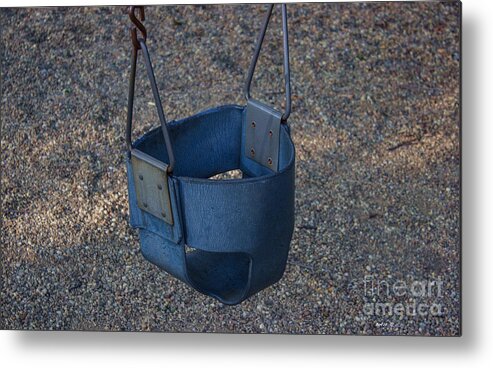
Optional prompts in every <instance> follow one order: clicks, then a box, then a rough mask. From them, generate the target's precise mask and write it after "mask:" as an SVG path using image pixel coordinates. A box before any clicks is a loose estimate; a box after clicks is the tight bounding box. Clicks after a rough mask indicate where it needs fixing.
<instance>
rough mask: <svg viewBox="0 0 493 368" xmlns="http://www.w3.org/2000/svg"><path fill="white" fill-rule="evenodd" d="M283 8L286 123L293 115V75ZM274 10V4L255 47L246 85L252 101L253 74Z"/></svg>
mask: <svg viewBox="0 0 493 368" xmlns="http://www.w3.org/2000/svg"><path fill="white" fill-rule="evenodd" d="M281 8H282V32H283V47H284V91H285V94H286V107H285V110H284V114H283V115H282V117H281V122H283V123H286V122H287V120H288V118H289V115H290V114H291V73H290V68H289V42H288V13H287V9H286V4H281ZM272 9H274V4H270V5H269V9H268V10H267V14H266V15H265V18H264V23H263V25H262V29H261V30H260V33H259V36H258V40H257V45H256V47H255V52H254V54H253V58H252V61H251V63H250V67H249V69H248V74H247V79H246V83H245V98H246V99H247V100H250V98H251V96H250V87H251V85H252V79H253V73H254V72H255V67H256V66H257V61H258V58H259V55H260V50H261V49H262V43H263V42H264V38H265V33H266V31H267V27H268V26H269V21H270V18H271V15H272Z"/></svg>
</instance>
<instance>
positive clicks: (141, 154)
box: [126, 4, 295, 305]
mask: <svg viewBox="0 0 493 368" xmlns="http://www.w3.org/2000/svg"><path fill="white" fill-rule="evenodd" d="M138 8H139V10H140V18H141V20H143V19H144V18H145V17H144V10H143V7H138ZM273 8H274V5H273V4H271V5H269V9H268V11H267V13H266V16H265V20H264V23H263V26H262V29H261V32H260V35H259V39H258V42H257V45H256V48H255V54H254V57H253V59H252V62H251V64H250V68H249V70H248V76H247V81H246V86H245V97H246V100H247V104H246V106H236V105H226V106H221V107H216V108H213V109H210V110H207V111H204V112H201V113H199V114H196V115H194V116H191V117H188V118H186V119H183V120H179V121H172V122H170V123H167V122H166V119H165V117H164V112H163V107H162V104H161V99H160V96H159V91H158V87H157V84H156V80H155V76H154V71H153V68H152V63H151V59H150V56H149V51H148V49H147V45H146V37H147V31H146V29H145V27H144V25H143V24H142V23H141V21H139V19H138V18H137V16H136V15H135V10H136V9H137V7H135V6H133V7H130V9H129V16H130V19H131V20H132V22H133V23H134V25H135V27H134V28H132V29H131V37H132V43H133V45H134V48H133V53H132V68H131V72H130V87H129V97H128V110H127V129H126V144H127V148H128V152H127V156H126V165H127V175H128V193H129V207H130V224H131V225H132V226H133V227H136V228H138V229H139V238H140V245H141V251H142V254H143V255H144V257H145V258H146V259H147V260H149V261H150V262H151V263H153V264H155V265H156V266H158V267H159V268H162V269H163V270H165V271H166V272H168V273H169V274H171V275H173V276H174V277H176V278H178V279H180V280H182V281H183V282H185V283H187V284H188V285H190V286H191V287H193V288H195V289H197V290H198V291H200V292H202V293H203V294H206V295H209V296H212V297H214V298H216V299H218V300H219V301H221V302H222V303H225V304H231V305H232V304H237V303H240V302H241V301H243V300H245V299H246V298H248V297H249V296H251V295H253V294H255V293H257V292H259V291H260V290H262V289H264V288H266V287H268V286H269V285H272V284H274V283H275V282H277V281H278V280H279V279H280V278H281V277H282V275H283V273H284V269H285V267H286V261H287V257H288V251H289V244H290V242H291V237H292V234H293V228H294V175H295V152H294V145H293V142H292V140H291V137H290V131H289V127H288V125H287V120H288V118H289V115H290V113H291V86H290V72H289V48H288V25H287V10H286V4H282V6H281V9H282V25H283V35H284V37H283V48H284V77H285V78H284V79H285V93H286V105H285V111H284V114H281V113H280V112H278V111H277V110H275V109H273V108H272V107H271V106H268V105H265V104H263V103H261V102H259V101H257V100H254V99H253V98H251V96H250V86H251V82H252V78H253V73H254V70H255V65H256V63H257V60H258V57H259V53H260V48H261V45H262V41H263V39H264V36H265V32H266V29H267V26H268V23H269V20H270V17H271V14H272V9H273ZM137 29H138V30H139V32H140V37H138V36H137ZM139 50H141V51H142V54H143V56H144V61H145V65H146V71H147V76H148V78H149V82H150V85H151V89H152V93H153V95H154V102H155V105H156V109H157V113H158V116H159V120H160V123H161V127H159V128H156V129H154V130H152V131H150V132H148V133H147V134H145V135H144V136H142V137H141V138H139V139H137V140H136V141H135V142H132V114H133V100H134V90H135V75H136V63H137V56H138V52H139ZM238 169H239V170H240V171H241V172H242V178H241V179H231V180H215V179H211V177H212V176H215V175H217V174H221V173H225V172H227V171H231V170H238Z"/></svg>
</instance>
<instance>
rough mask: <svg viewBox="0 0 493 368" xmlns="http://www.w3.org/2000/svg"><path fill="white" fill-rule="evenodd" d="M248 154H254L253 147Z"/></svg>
mask: <svg viewBox="0 0 493 368" xmlns="http://www.w3.org/2000/svg"><path fill="white" fill-rule="evenodd" d="M250 154H251V155H252V156H255V150H254V149H253V148H252V149H251V150H250Z"/></svg>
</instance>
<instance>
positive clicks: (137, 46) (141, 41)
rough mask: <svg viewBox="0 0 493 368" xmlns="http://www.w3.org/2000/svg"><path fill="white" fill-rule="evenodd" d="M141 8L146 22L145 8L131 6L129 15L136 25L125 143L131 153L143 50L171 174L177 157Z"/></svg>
mask: <svg viewBox="0 0 493 368" xmlns="http://www.w3.org/2000/svg"><path fill="white" fill-rule="evenodd" d="M137 8H139V10H140V18H141V20H142V21H143V20H145V14H144V7H143V6H131V7H130V8H129V11H128V14H129V17H130V19H131V20H132V23H133V24H134V25H135V26H134V27H132V28H131V29H130V35H131V38H132V44H133V50H132V67H131V68H132V69H131V71H130V85H129V89H128V108H127V129H126V135H125V141H126V144H127V148H128V150H129V151H131V150H132V118H133V106H134V93H135V74H136V69H137V56H138V51H139V50H142V53H143V54H144V61H145V65H146V71H147V77H148V78H149V82H150V84H151V89H152V94H153V96H154V102H155V105H156V109H157V113H158V116H159V121H160V122H161V130H162V132H163V137H164V143H165V145H166V151H167V152H168V158H169V164H168V165H167V169H166V170H167V173H168V174H171V173H172V172H173V169H174V167H175V155H174V153H173V147H172V145H171V140H170V138H169V131H168V126H167V124H166V118H165V117H164V112H163V105H162V104H161V98H160V96H159V91H158V88H157V84H156V78H155V77H154V70H153V68H152V63H151V57H150V56H149V51H148V49H147V45H146V39H147V31H146V28H145V27H144V25H143V24H142V23H141V21H140V20H139V19H137V17H136V16H135V10H136V9H137ZM137 29H138V30H139V31H140V33H141V37H139V36H137Z"/></svg>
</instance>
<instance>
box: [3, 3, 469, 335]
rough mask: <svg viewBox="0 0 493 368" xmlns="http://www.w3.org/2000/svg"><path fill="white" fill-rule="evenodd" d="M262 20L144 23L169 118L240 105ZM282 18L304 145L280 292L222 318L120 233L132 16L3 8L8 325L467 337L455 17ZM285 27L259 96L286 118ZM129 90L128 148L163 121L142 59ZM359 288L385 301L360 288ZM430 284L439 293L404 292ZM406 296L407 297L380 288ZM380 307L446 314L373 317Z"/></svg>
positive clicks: (362, 6)
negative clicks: (131, 122) (463, 330)
mask: <svg viewBox="0 0 493 368" xmlns="http://www.w3.org/2000/svg"><path fill="white" fill-rule="evenodd" d="M264 11H265V5H230V6H173V7H172V6H169V7H165V6H161V7H148V8H147V14H146V15H147V19H146V26H147V29H148V31H149V38H148V45H149V49H150V52H151V57H152V58H153V62H154V64H155V71H156V75H157V78H158V80H159V88H160V90H161V93H162V99H163V101H164V105H165V110H166V113H167V118H168V120H171V119H175V118H181V117H185V116H188V115H190V114H192V113H195V112H198V111H200V110H203V109H205V108H208V107H212V106H215V105H220V104H225V103H239V104H243V103H244V100H243V98H242V84H243V81H244V77H245V74H246V70H247V68H248V64H249V61H250V57H251V54H252V52H253V47H254V40H255V37H256V34H257V30H258V29H259V27H260V22H261V15H260V14H261V13H263V12H264ZM288 11H289V15H290V19H289V24H290V30H291V33H290V36H291V38H290V44H291V65H292V85H293V114H292V116H291V119H290V123H291V126H292V133H293V139H294V142H295V144H296V148H297V179H296V180H297V181H296V185H297V192H296V223H295V230H294V236H293V240H292V243H291V251H290V256H289V262H288V265H287V268H286V273H285V275H284V277H283V278H282V280H281V281H280V282H279V283H277V284H276V285H274V286H272V287H270V288H268V289H266V290H264V291H262V292H260V293H259V294H257V295H255V296H253V297H252V298H250V299H249V300H247V301H246V302H244V303H242V304H241V305H238V306H234V307H228V306H224V305H222V304H220V303H218V302H217V301H215V300H213V299H211V298H208V297H205V296H203V295H201V294H199V293H198V292H196V291H194V290H192V289H190V288H189V287H187V286H185V285H184V284H182V283H181V282H179V281H177V280H175V279H173V278H171V277H170V276H169V275H167V274H166V273H165V272H161V271H159V270H158V269H157V268H156V267H154V266H153V265H151V264H150V263H148V262H146V261H145V260H144V258H143V257H142V255H141V254H140V252H139V243H138V234H137V232H136V231H135V230H132V229H131V228H130V227H129V225H128V209H127V193H126V174H125V168H124V164H123V155H124V150H125V144H124V125H125V117H126V94H127V83H128V82H127V78H128V73H129V67H130V59H129V58H130V51H131V44H130V40H129V37H128V27H129V20H128V18H127V16H126V14H125V11H124V9H123V8H107V7H104V8H103V7H101V8H94V7H93V8H70V9H66V8H57V9H55V8H46V9H0V24H1V27H2V30H1V41H2V48H1V52H2V55H1V68H2V70H1V73H2V99H1V123H2V130H1V136H2V138H1V148H2V152H1V169H2V170H1V197H2V231H1V246H2V248H1V249H2V254H1V259H2V262H1V263H2V269H1V275H2V277H1V306H0V316H1V318H0V327H1V328H3V329H63V330H65V329H70V330H125V331H129V330H138V331H197V332H199V331H207V332H256V333H265V332H272V333H306V334H369V335H372V334H404V335H459V334H460V268H459V264H460V146H459V138H460V126H459V119H460V107H459V106H460V101H459V90H460V88H459V86H460V78H459V76H460V38H459V37H460V4H459V3H436V2H429V3H427V2H419V3H346V4H335V3H329V4H291V5H289V6H288ZM279 14H280V11H279V9H278V8H277V9H276V12H275V15H274V16H273V19H272V24H271V28H270V31H269V33H268V35H267V38H266V44H265V45H264V52H263V54H262V57H261V59H260V62H259V66H258V70H257V74H256V77H257V78H256V79H257V80H256V81H255V83H254V86H253V91H254V92H253V94H254V95H255V96H256V97H257V98H259V99H261V100H264V101H270V102H272V103H273V104H275V105H276V106H278V107H279V108H281V107H282V104H283V89H282V52H281V45H282V44H281V42H280V35H281V33H280V16H279ZM141 61H142V60H141ZM137 83H138V84H137V92H136V97H137V100H136V107H137V109H136V113H135V114H136V115H135V116H136V117H137V118H136V123H135V125H136V131H135V136H137V134H140V133H142V132H144V131H147V130H149V129H150V128H151V127H153V126H155V125H156V124H157V116H156V114H155V107H154V106H153V105H152V103H151V101H152V95H151V91H150V86H149V84H148V82H147V81H146V80H145V75H144V68H143V64H142V63H140V64H139V73H138V80H137ZM365 276H366V280H370V279H373V280H374V281H376V283H377V284H378V285H381V286H382V288H381V290H380V291H378V292H377V293H375V292H374V289H372V290H373V291H369V290H368V289H365V285H366V286H367V288H368V287H369V284H365ZM423 281H424V282H428V283H429V282H432V283H433V282H435V286H436V285H439V286H440V288H438V289H436V288H435V290H434V292H432V293H427V294H426V295H421V294H419V293H416V294H414V291H415V289H413V290H414V291H413V293H410V291H409V290H410V288H409V285H414V283H415V282H423ZM399 282H400V283H401V284H400V285H401V286H402V284H405V285H407V287H408V290H407V292H406V293H404V295H403V294H402V292H399V293H396V292H394V289H392V288H390V289H385V283H388V285H391V286H393V285H395V284H396V283H399ZM418 285H420V284H418ZM385 290H390V292H389V293H386V292H384V291H385ZM400 290H402V289H400ZM379 301H381V302H389V303H393V304H392V305H395V303H403V304H404V305H410V304H412V303H425V304H428V305H430V304H432V303H435V304H438V305H439V306H440V308H441V309H440V313H438V314H437V315H431V313H429V314H428V315H427V316H422V315H416V316H413V315H407V314H402V313H401V314H397V313H393V314H392V315H391V316H389V315H385V316H382V315H371V313H369V312H368V310H367V309H366V308H367V306H368V305H371V303H373V302H379ZM368 303H370V304H368ZM430 311H431V309H430Z"/></svg>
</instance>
